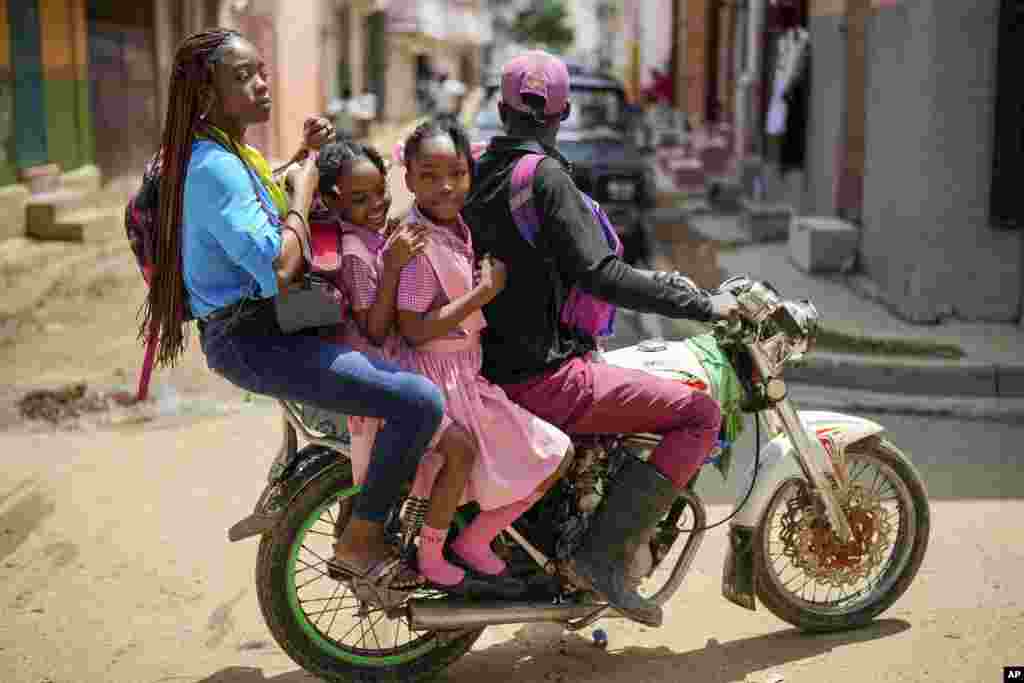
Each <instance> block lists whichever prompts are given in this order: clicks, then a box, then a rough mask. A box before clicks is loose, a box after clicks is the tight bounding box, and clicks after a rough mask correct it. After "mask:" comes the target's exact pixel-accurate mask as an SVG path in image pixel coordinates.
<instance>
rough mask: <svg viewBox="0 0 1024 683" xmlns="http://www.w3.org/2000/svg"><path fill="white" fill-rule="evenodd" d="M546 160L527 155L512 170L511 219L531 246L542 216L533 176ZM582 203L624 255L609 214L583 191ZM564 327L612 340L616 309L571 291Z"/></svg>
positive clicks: (579, 291)
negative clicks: (535, 200) (538, 206)
mask: <svg viewBox="0 0 1024 683" xmlns="http://www.w3.org/2000/svg"><path fill="white" fill-rule="evenodd" d="M544 159H545V156H544V155H543V154H526V155H524V156H523V157H521V158H520V159H519V161H517V162H516V165H515V168H514V169H512V188H511V191H510V192H509V208H510V209H511V210H512V218H513V219H514V220H515V222H516V227H517V228H519V234H520V235H522V236H523V239H525V240H526V241H527V242H529V243H530V245H531V246H536V243H535V240H536V237H537V230H539V229H540V216H539V215H538V213H537V209H536V207H535V206H534V203H533V177H534V175H535V174H536V172H537V166H538V165H539V164H540V162H541V161H543V160H544ZM580 195H582V196H583V201H584V202H586V204H587V206H589V207H590V211H591V212H592V213H593V214H594V218H595V219H597V222H598V224H599V225H600V226H601V229H602V230H603V231H604V236H605V239H607V240H608V247H609V248H611V250H612V251H613V252H615V254H616V255H617V256H622V242H621V241H620V240H619V236H618V234H617V233H616V232H615V227H614V226H613V225H612V223H611V221H610V220H608V215H607V214H606V213H605V212H604V209H602V208H601V205H600V204H598V203H597V202H596V201H594V200H593V199H592V198H591V197H590V196H589V195H588V194H587V193H586V192H583V191H580ZM561 317H562V324H563V325H566V326H567V327H569V328H572V329H576V330H578V331H580V332H582V333H584V334H586V335H589V336H591V337H610V336H611V335H612V333H613V332H614V331H615V307H614V306H612V305H611V304H610V303H608V302H606V301H601V300H600V299H597V298H594V297H593V296H591V295H590V294H587V293H586V292H584V291H583V290H582V289H580V288H579V287H573V288H572V289H571V290H570V291H569V297H568V298H567V299H566V300H565V304H564V305H563V306H562V316H561Z"/></svg>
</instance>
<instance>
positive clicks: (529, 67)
mask: <svg viewBox="0 0 1024 683" xmlns="http://www.w3.org/2000/svg"><path fill="white" fill-rule="evenodd" d="M523 95H537V96H538V97H541V98H543V99H544V116H546V117H550V116H558V115H559V114H561V113H562V112H564V111H565V108H566V106H567V105H568V104H569V69H568V68H567V67H566V66H565V62H563V61H562V60H561V59H559V58H558V57H555V56H554V55H552V54H548V53H547V52H544V51H543V50H531V51H529V52H527V53H525V54H522V55H519V56H518V57H516V58H515V59H512V60H510V61H509V62H508V63H507V64H505V68H503V69H502V70H501V99H502V101H503V102H504V103H505V104H506V105H508V106H509V107H511V108H512V109H515V110H516V111H521V112H526V113H527V114H532V113H534V110H533V109H531V108H530V107H529V106H528V105H527V104H526V103H525V102H523Z"/></svg>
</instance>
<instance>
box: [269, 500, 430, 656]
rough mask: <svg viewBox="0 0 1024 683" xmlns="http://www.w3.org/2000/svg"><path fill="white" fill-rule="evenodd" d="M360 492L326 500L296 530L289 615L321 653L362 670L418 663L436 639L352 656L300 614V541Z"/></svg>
mask: <svg viewBox="0 0 1024 683" xmlns="http://www.w3.org/2000/svg"><path fill="white" fill-rule="evenodd" d="M361 488H362V487H361V486H353V487H351V488H347V489H344V490H342V491H339V492H338V493H337V494H336V495H334V496H333V497H331V498H328V499H327V500H325V501H324V502H323V503H322V504H321V505H320V506H319V507H317V508H316V509H315V510H314V511H313V512H312V513H311V514H310V515H309V517H307V518H306V520H305V521H304V522H303V523H302V527H301V528H300V529H299V532H298V534H296V537H295V540H294V541H293V542H292V545H291V548H290V549H289V552H288V566H287V567H285V574H286V582H287V585H286V591H287V595H288V606H289V608H290V609H291V611H292V615H293V616H294V618H295V621H296V622H297V623H298V624H299V626H300V627H301V628H302V631H303V633H305V634H306V636H307V637H308V638H309V639H310V640H311V641H312V642H313V643H315V644H316V646H317V647H318V648H319V649H320V650H321V651H322V652H324V653H325V654H327V655H329V656H330V657H333V658H336V659H340V660H342V661H345V662H348V663H351V664H358V665H361V666H372V667H389V666H396V665H399V664H405V663H408V662H411V661H413V660H415V659H418V658H420V657H422V656H423V655H425V654H427V653H428V652H431V651H432V650H434V649H435V648H437V647H438V642H437V639H436V638H435V637H427V640H425V642H422V643H420V644H418V645H417V644H416V641H415V640H414V641H412V642H410V643H408V644H406V645H403V646H402V647H403V648H405V647H409V649H408V650H406V651H403V652H398V653H395V654H389V655H385V654H381V655H376V656H372V657H370V656H366V655H361V654H358V653H356V652H352V651H351V650H348V649H347V648H344V647H341V646H340V645H339V644H338V643H337V642H336V641H334V640H331V639H330V638H328V637H326V636H325V635H324V634H323V633H322V632H321V631H320V629H319V628H317V626H316V625H315V624H313V623H311V622H310V620H309V616H308V615H307V614H306V613H305V611H303V609H302V606H301V605H300V604H299V594H298V590H297V589H296V585H295V574H296V569H297V567H298V563H299V552H300V550H301V549H302V547H303V545H304V543H303V541H304V540H305V538H306V535H307V534H308V533H309V531H310V529H312V527H313V525H314V524H316V523H317V521H318V520H320V518H321V516H322V515H323V514H324V512H325V511H326V510H327V508H329V507H330V506H332V505H334V504H335V503H337V502H338V501H339V500H344V499H346V498H350V497H352V496H354V495H355V494H357V493H359V491H360V489H361ZM410 646H411V647H410Z"/></svg>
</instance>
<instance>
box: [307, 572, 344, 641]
mask: <svg viewBox="0 0 1024 683" xmlns="http://www.w3.org/2000/svg"><path fill="white" fill-rule="evenodd" d="M340 589H341V582H338V583H336V584H334V592H333V593H331V597H330V599H329V600H328V601H327V606H328V607H330V604H331V600H333V599H334V598H335V597H337V595H338V591H339V590H340ZM328 611H330V610H326V609H325V610H323V611H321V612H320V613H319V615H317V618H316V627H317V628H320V620H321V619H323V617H324V614H326V613H327V612H328ZM334 615H335V616H337V615H338V610H334ZM306 616H310V617H311V616H313V615H312V614H308V615H306ZM327 631H328V632H330V629H327Z"/></svg>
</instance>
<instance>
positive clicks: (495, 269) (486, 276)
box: [480, 254, 508, 299]
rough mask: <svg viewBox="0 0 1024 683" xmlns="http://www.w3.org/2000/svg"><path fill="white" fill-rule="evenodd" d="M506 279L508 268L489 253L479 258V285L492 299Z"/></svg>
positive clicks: (503, 285)
mask: <svg viewBox="0 0 1024 683" xmlns="http://www.w3.org/2000/svg"><path fill="white" fill-rule="evenodd" d="M507 281H508V268H506V267H505V264H504V263H502V262H501V261H499V260H498V259H496V258H494V257H493V256H491V255H490V254H485V255H484V257H483V258H482V259H481V260H480V287H481V289H483V290H484V291H485V292H487V294H488V295H489V296H490V297H491V298H492V299H493V298H494V297H496V296H498V294H500V293H501V291H502V290H503V289H505V284H506V282H507Z"/></svg>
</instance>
